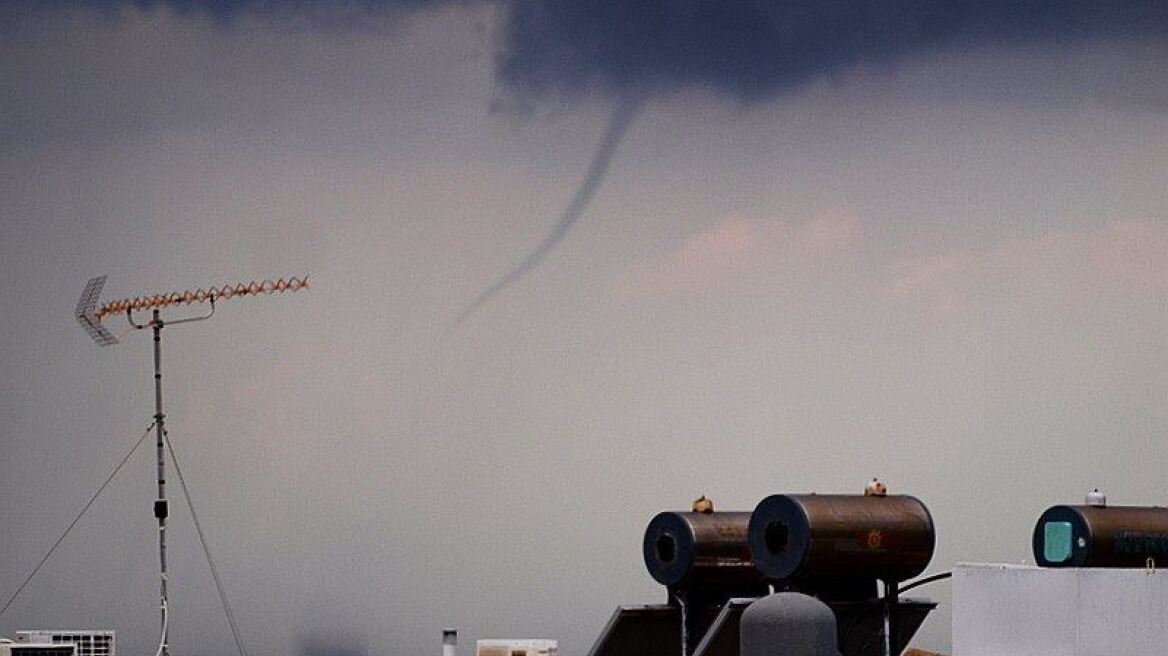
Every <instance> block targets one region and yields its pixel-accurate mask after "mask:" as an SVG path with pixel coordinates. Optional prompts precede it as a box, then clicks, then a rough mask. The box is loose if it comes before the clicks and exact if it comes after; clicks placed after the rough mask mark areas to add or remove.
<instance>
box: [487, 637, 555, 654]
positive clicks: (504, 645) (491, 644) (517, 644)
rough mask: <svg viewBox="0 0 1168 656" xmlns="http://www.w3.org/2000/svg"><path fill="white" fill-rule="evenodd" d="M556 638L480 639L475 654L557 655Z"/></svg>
mask: <svg viewBox="0 0 1168 656" xmlns="http://www.w3.org/2000/svg"><path fill="white" fill-rule="evenodd" d="M557 649H558V643H557V642H556V641H555V640H479V641H477V642H476V643H475V656H556V651H557Z"/></svg>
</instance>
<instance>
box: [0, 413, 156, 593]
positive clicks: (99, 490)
mask: <svg viewBox="0 0 1168 656" xmlns="http://www.w3.org/2000/svg"><path fill="white" fill-rule="evenodd" d="M152 430H154V422H150V425H149V426H147V427H146V430H145V431H144V432H143V433H142V437H139V438H138V441H137V442H134V446H132V447H130V450H129V451H127V452H126V455H124V456H122V460H121V462H119V463H118V466H117V467H114V470H113V472H111V473H110V475H109V478H107V479H105V482H104V483H102V484H101V487H99V488H97V492H94V493H93V496H92V497H90V499H89V502H88V503H86V504H85V507H84V508H82V509H81V512H79V513H77V516H76V517H74V518H73V521H72V522H70V523H69V526H68V528H66V529H65V532H64V533H62V534H61V537H59V538H57V541H56V542H54V543H53V546H52V547H50V548H49V552H48V553H46V554H45V557H44V558H41V562H39V563H37V566H36V567H34V568H32V572H31V573H29V575H28V577H27V578H25V579H24V583H21V584H20V587H19V588H17V589H16V592H13V593H12V596H11V597H9V598H8V601H7V602H6V603H5V604H4V607H3V608H0V616H2V615H4V613H5V612H6V611H7V610H8V608H9V607H10V606H12V602H14V601H16V598H17V597H19V596H20V593H21V592H24V589H25V588H26V587H28V584H29V582H30V581H32V579H33V577H34V576H36V575H37V572H39V571H41V568H42V567H44V565H45V563H46V562H48V560H49V557H51V556H52V555H53V552H54V551H56V550H57V547H59V546H61V543H62V542H64V541H65V536H67V535H69V532H70V531H72V530H73V527H74V526H77V522H79V521H81V517H82V516H83V515H84V514H85V513H86V512H87V511H88V510H89V509H90V507H92V506H93V502H94V501H97V497H99V496H101V493H102V492H104V491H105V488H106V487H107V486H108V485H109V484H110V481H112V480H114V477H115V476H117V475H118V472H119V471H121V470H122V467H123V466H125V464H126V462H128V461H129V460H130V456H132V455H134V452H135V451H137V450H138V447H139V446H142V442H143V441H145V440H146V436H147V435H149V434H150V431H152Z"/></svg>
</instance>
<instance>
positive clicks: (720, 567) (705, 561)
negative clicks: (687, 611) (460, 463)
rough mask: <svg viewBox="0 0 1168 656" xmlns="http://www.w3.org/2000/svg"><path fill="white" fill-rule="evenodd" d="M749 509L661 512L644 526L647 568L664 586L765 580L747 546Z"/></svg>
mask: <svg viewBox="0 0 1168 656" xmlns="http://www.w3.org/2000/svg"><path fill="white" fill-rule="evenodd" d="M749 523H750V513H748V512H710V513H696V512H663V513H659V514H658V515H657V516H656V517H654V518H653V519H652V520H651V521H650V522H649V525H648V526H647V527H646V528H645V538H644V542H643V551H644V555H645V567H646V568H648V570H649V574H650V575H651V576H652V577H653V578H654V579H655V580H656V581H657V582H658V583H660V584H662V585H666V586H670V587H673V586H706V587H711V586H735V585H753V584H760V583H762V581H763V579H762V576H761V575H760V574H759V572H758V570H756V569H755V568H754V563H753V562H751V559H750V547H749V546H748V545H747V542H746V540H747V526H748V524H749Z"/></svg>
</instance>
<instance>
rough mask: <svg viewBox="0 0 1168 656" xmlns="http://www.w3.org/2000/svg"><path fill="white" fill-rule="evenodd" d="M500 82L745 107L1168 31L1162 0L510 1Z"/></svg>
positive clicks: (529, 89)
mask: <svg viewBox="0 0 1168 656" xmlns="http://www.w3.org/2000/svg"><path fill="white" fill-rule="evenodd" d="M503 29H504V30H505V35H504V40H503V43H504V46H503V48H502V50H501V52H500V53H499V59H498V73H499V76H500V78H501V79H502V80H503V81H504V82H506V83H507V84H508V85H510V86H511V87H512V88H515V89H518V90H521V91H523V92H525V93H528V94H536V95H543V94H546V93H548V92H565V91H567V92H572V91H575V90H578V89H581V88H588V87H600V88H603V89H606V90H609V91H620V90H622V89H627V88H637V89H638V90H640V91H642V92H644V91H648V92H654V91H668V90H671V89H675V88H680V87H690V86H696V87H705V88H711V89H715V90H718V91H721V92H725V93H728V94H730V95H732V96H735V97H738V98H742V99H746V100H751V99H759V98H766V97H771V96H774V95H776V94H779V93H782V92H783V91H785V90H788V89H791V88H794V87H797V86H798V85H800V84H802V83H805V82H807V81H809V80H811V79H814V78H815V77H817V76H820V75H825V74H831V73H834V72H837V71H840V70H844V69H846V68H848V67H850V66H853V65H856V64H860V63H865V62H877V63H879V62H889V61H892V60H895V59H897V58H899V57H901V56H904V55H907V54H911V53H914V52H918V51H925V50H928V49H935V48H941V47H944V46H947V45H959V44H962V43H977V44H979V45H985V44H994V43H1002V44H1009V43H1029V42H1034V41H1065V40H1070V39H1076V38H1082V37H1093V36H1129V35H1139V34H1164V33H1165V32H1168V3H1166V2H1163V0H1109V1H1104V0H1092V1H1087V0H1079V1H1075V0H1030V1H1025V0H1009V1H1007V0H779V1H767V0H643V1H639V2H627V1H621V0H516V1H515V2H513V3H511V6H510V12H509V17H508V20H507V22H506V24H505V26H504V28H503Z"/></svg>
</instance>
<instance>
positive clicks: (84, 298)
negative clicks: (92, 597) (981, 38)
mask: <svg viewBox="0 0 1168 656" xmlns="http://www.w3.org/2000/svg"><path fill="white" fill-rule="evenodd" d="M105 281H106V276H98V277H96V278H90V279H89V282H88V283H86V285H85V289H84V290H83V291H82V292H81V298H80V299H78V301H77V308H76V310H75V312H74V316H75V317H76V318H77V322H78V323H80V324H81V327H82V328H84V329H85V332H86V333H88V334H89V336H90V337H91V338H93V341H94V342H96V343H97V345H98V346H113V345H114V344H117V343H118V342H119V340H118V338H117V337H115V336H114V335H113V333H111V332H110V331H109V330H108V329H107V328H106V327H105V326H104V325H102V320H103V319H105V318H106V317H109V316H112V315H115V314H125V315H126V321H128V322H129V324H130V326H131V327H132V328H133V329H134V330H145V329H147V328H149V329H151V331H153V333H154V431H155V434H156V437H157V453H158V498H157V499H155V501H154V517H155V518H157V519H158V562H159V583H160V590H159V597H160V600H161V601H160V606H159V609H160V612H161V619H162V629H161V637H160V639H159V646H158V654H159V656H169V654H170V634H169V630H168V626H167V624H168V623H167V616H168V610H167V608H168V605H167V604H168V597H167V583H168V574H167V568H166V519H167V517H168V516H169V514H170V508H169V503H168V501H167V498H166V447H167V446H168V445H169V440H168V438H167V433H166V415H165V414H164V413H163V412H162V328H163V327H164V326H175V325H178V324H182V323H191V322H195V321H205V320H207V319H210V318H211V317H212V316H213V315H214V314H215V303H216V302H217V301H225V300H228V299H232V298H239V297H243V296H261V295H270V294H282V293H284V292H296V291H299V290H301V289H307V288H308V276H304V277H302V278H298V277H291V278H288V279H284V278H280V279H278V280H275V281H273V280H264V281H262V282H256V281H252V282H248V283H236V284H233V285H232V284H228V285H222V286H220V287H210V288H208V289H202V288H199V289H197V290H195V291H189V290H187V291H181V292H170V293H163V294H152V295H146V296H135V297H133V298H123V299H119V300H116V301H110V302H108V303H104V304H102V305H101V306H98V304H97V301H98V298H99V297H100V296H101V289H102V287H104V286H105ZM203 303H206V304H208V305H210V310H209V311H208V312H207V313H206V314H202V315H197V316H189V317H184V318H181V319H172V320H168V321H164V320H163V319H162V310H164V309H170V308H175V307H178V306H185V305H195V304H203ZM146 311H149V312H150V317H151V318H150V320H149V321H145V322H143V321H135V320H134V313H135V312H146ZM172 457H173V452H172ZM177 464H178V463H177V461H176V462H175V465H176V467H177ZM179 480H180V482H182V472H181V470H179ZM184 488H185V484H184ZM184 492H185V489H184ZM187 500H188V502H189V501H190V499H189V496H188V499H187ZM191 512H192V513H193V512H194V509H193V508H192V511H191ZM195 521H196V522H197V521H198V520H195ZM196 528H197V525H196ZM199 534H200V539H202V530H201V529H200V530H199ZM204 549H206V544H205V543H204ZM207 557H208V560H209V559H210V553H207ZM211 567H212V574H213V575H215V579H216V586H217V587H218V586H219V581H218V578H219V577H218V574H217V573H216V571H215V569H214V563H213V562H211ZM219 592H220V595H221V596H223V594H224V593H223V590H222V588H220V590H219ZM223 602H224V610H226V611H227V614H228V620H229V621H230V622H231V625H232V626H231V628H232V633H233V634H235V639H236V642H237V643H238V641H239V636H238V633H237V632H236V630H235V622H234V619H233V618H232V616H231V611H230V609H229V608H228V607H227V606H226V598H224V599H223ZM237 646H239V647H240V651H241V653H242V645H238V644H237Z"/></svg>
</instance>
